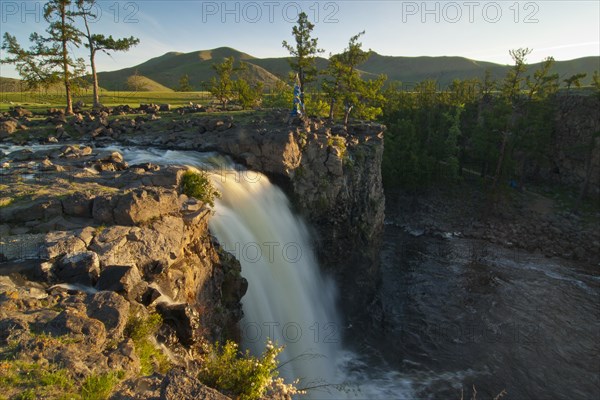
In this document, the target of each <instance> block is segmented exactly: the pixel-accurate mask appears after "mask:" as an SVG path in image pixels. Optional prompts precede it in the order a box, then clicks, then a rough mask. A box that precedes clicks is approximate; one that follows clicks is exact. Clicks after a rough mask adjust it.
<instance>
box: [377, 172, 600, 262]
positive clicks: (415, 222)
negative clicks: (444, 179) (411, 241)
mask: <svg viewBox="0 0 600 400" xmlns="http://www.w3.org/2000/svg"><path fill="white" fill-rule="evenodd" d="M386 198H387V199H388V204H393V206H392V207H394V209H395V210H398V218H397V219H396V220H397V222H396V223H398V224H400V225H401V226H402V227H403V228H404V229H405V230H406V231H407V232H408V233H409V234H411V235H412V236H415V237H418V236H421V235H426V236H432V237H440V238H451V237H461V238H466V239H475V240H482V241H483V242H488V243H492V244H496V245H499V246H502V247H505V248H508V249H519V250H524V251H526V252H528V253H531V254H534V255H542V256H544V257H547V258H560V259H565V260H571V261H575V262H577V263H579V264H582V265H586V266H590V267H593V268H599V267H600V231H598V229H597V227H598V225H599V224H600V206H599V205H598V204H595V203H594V202H593V201H592V200H590V201H588V202H586V203H584V205H583V206H582V207H580V210H579V211H578V212H574V211H572V206H573V204H575V194H574V193H569V192H568V191H565V190H564V189H561V188H557V187H551V186H546V187H537V188H535V189H529V190H526V191H518V190H515V189H512V188H509V187H506V188H503V189H502V192H501V193H499V194H497V195H496V196H492V195H491V194H490V193H489V191H488V189H487V188H485V187H484V186H483V185H482V183H481V180H480V179H479V178H478V177H473V176H470V177H467V178H465V180H463V181H462V182H459V183H456V184H455V185H453V186H451V187H445V188H444V187H436V188H430V189H428V190H423V191H421V192H420V193H418V194H415V193H408V192H403V191H398V190H395V191H392V190H387V191H386Z"/></svg>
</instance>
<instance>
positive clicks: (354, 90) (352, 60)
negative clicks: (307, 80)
mask: <svg viewBox="0 0 600 400" xmlns="http://www.w3.org/2000/svg"><path fill="white" fill-rule="evenodd" d="M364 33H365V32H364V31H362V32H360V33H358V34H357V35H354V36H352V37H351V38H350V41H349V42H348V47H347V48H346V49H344V51H343V52H342V53H340V54H335V55H333V56H331V57H330V60H329V67H328V69H327V74H328V75H329V76H330V78H329V79H326V80H325V81H324V82H323V90H324V91H325V93H326V94H327V95H328V96H329V103H330V109H329V117H330V118H331V119H332V118H333V115H334V107H335V105H336V103H338V104H339V103H341V104H342V105H343V107H344V113H343V119H344V125H348V119H349V117H350V113H351V112H352V111H353V110H354V112H355V114H356V115H357V116H358V117H360V118H363V119H374V118H375V117H377V116H378V115H379V114H381V112H382V108H381V104H382V103H383V101H384V97H383V95H382V93H381V88H382V86H383V83H384V82H385V79H386V78H385V76H383V75H382V76H380V77H379V78H377V79H376V80H369V81H364V80H363V79H362V78H361V76H360V73H359V71H358V69H357V67H358V66H359V65H360V64H362V63H364V62H365V61H367V60H368V59H369V56H370V54H371V53H370V51H364V50H363V49H362V43H360V42H359V41H358V39H359V38H360V37H361V36H362V35H364Z"/></svg>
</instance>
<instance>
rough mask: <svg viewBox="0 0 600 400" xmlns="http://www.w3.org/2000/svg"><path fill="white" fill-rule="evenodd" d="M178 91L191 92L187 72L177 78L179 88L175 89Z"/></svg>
mask: <svg viewBox="0 0 600 400" xmlns="http://www.w3.org/2000/svg"><path fill="white" fill-rule="evenodd" d="M177 90H178V91H180V92H191V91H192V86H191V85H190V77H189V76H188V74H183V75H181V78H179V88H178V89H177Z"/></svg>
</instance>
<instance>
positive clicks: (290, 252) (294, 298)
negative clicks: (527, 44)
mask: <svg viewBox="0 0 600 400" xmlns="http://www.w3.org/2000/svg"><path fill="white" fill-rule="evenodd" d="M214 183H215V184H216V186H218V188H219V190H220V191H221V193H222V198H221V199H220V200H218V201H217V202H216V207H215V209H216V214H215V215H214V216H213V217H212V218H211V220H210V224H209V226H210V230H211V232H212V233H213V234H214V235H215V236H216V237H217V239H218V240H219V242H220V243H221V245H222V246H223V247H224V248H225V249H226V250H227V251H229V252H231V253H233V254H234V255H235V256H236V258H237V259H238V260H240V263H241V264H242V275H243V276H244V277H245V278H246V279H247V280H248V292H247V294H246V295H245V296H244V298H243V299H242V304H243V309H244V319H243V320H242V323H241V328H242V334H243V338H242V340H243V343H244V345H246V346H247V347H249V348H250V349H251V350H252V351H254V352H255V353H257V354H260V352H262V350H263V349H264V345H265V341H266V340H267V338H271V339H273V340H275V341H277V342H278V343H279V344H283V345H285V346H286V348H285V351H284V352H283V353H282V355H281V357H282V360H281V362H282V364H284V366H283V367H282V370H281V372H282V375H284V376H287V377H289V378H300V379H302V381H303V383H304V384H305V385H309V386H310V385H311V384H315V383H323V382H324V383H334V380H335V375H336V374H335V369H336V368H335V361H336V359H337V357H336V356H337V355H338V351H339V343H338V342H339V331H338V330H339V325H338V323H337V318H336V313H335V298H334V297H335V296H334V293H335V290H334V287H333V285H332V283H331V282H327V281H326V280H324V279H323V278H322V276H321V274H320V272H319V269H318V265H317V264H316V262H315V257H314V254H313V250H312V248H311V245H310V242H309V239H310V236H309V233H308V231H307V229H306V226H305V225H304V223H303V222H302V220H301V219H300V218H298V217H296V216H294V215H293V214H292V212H291V210H290V205H289V202H288V199H287V198H286V196H285V194H284V193H283V192H282V191H281V190H280V189H279V188H277V187H276V186H274V185H272V184H271V183H270V182H269V180H268V179H267V177H265V176H264V175H260V174H255V173H252V174H251V175H248V174H244V173H237V174H234V175H231V174H230V173H223V174H221V175H214ZM311 355H313V356H311Z"/></svg>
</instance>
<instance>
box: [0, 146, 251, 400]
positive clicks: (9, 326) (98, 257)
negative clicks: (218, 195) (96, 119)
mask: <svg viewBox="0 0 600 400" xmlns="http://www.w3.org/2000/svg"><path fill="white" fill-rule="evenodd" d="M3 163H5V165H4V167H6V168H3V171H2V172H3V174H2V185H3V186H2V193H3V194H2V196H3V198H2V207H1V208H0V219H1V221H2V225H1V226H0V229H1V235H0V241H1V245H0V253H1V254H0V257H2V261H3V264H2V268H1V271H0V272H1V273H2V275H3V276H0V349H1V353H2V357H0V360H1V361H0V368H2V369H3V370H2V371H3V372H2V373H3V375H2V377H3V379H4V378H6V379H13V381H14V382H23V381H22V379H25V378H24V377H23V376H21V375H22V374H23V373H24V372H23V371H25V372H27V374H26V376H31V377H32V378H31V379H37V380H43V379H45V378H43V377H44V376H45V377H48V376H52V377H56V376H59V377H60V376H62V377H63V378H64V379H63V380H59V382H63V383H64V385H66V386H64V387H62V386H61V387H60V388H59V389H60V390H61V391H63V393H53V392H44V393H42V392H32V393H30V394H31V395H33V396H42V397H48V398H53V396H58V395H64V394H65V393H67V394H68V393H69V390H74V389H73V388H74V384H73V382H72V381H70V380H69V379H75V380H76V381H77V382H79V383H80V384H81V385H82V388H83V389H82V390H84V389H85V388H86V387H87V386H86V385H88V386H89V387H91V388H94V383H97V382H103V381H102V380H103V379H104V380H110V379H114V380H115V382H116V383H115V384H116V385H117V386H116V387H115V391H114V393H115V394H114V395H113V396H112V398H115V399H147V398H163V399H185V398H189V399H192V398H199V397H200V398H207V399H224V398H226V397H225V396H224V395H222V394H220V393H218V392H216V391H214V390H212V389H209V388H207V387H205V386H203V385H202V384H201V383H200V382H199V381H198V380H197V379H196V378H195V374H194V371H195V368H197V367H198V366H197V365H196V363H197V360H198V357H197V355H198V352H200V351H201V345H202V343H203V341H205V340H210V341H214V340H225V339H228V338H233V339H235V338H237V337H238V321H239V319H240V318H241V316H242V311H241V305H240V299H241V297H242V296H243V295H244V293H245V291H246V287H247V283H246V281H245V280H244V279H243V278H242V277H241V275H240V271H241V268H240V265H239V263H238V262H237V260H235V259H234V258H233V257H232V256H230V255H229V254H227V253H226V252H224V251H222V250H221V249H220V247H219V245H218V243H216V241H215V240H214V239H213V238H212V237H211V235H210V233H209V231H208V226H207V224H208V219H209V217H210V215H211V210H210V209H209V208H207V207H206V206H205V204H203V203H202V202H200V201H198V200H197V199H194V198H188V197H187V196H186V195H185V194H181V193H180V190H179V187H180V180H181V177H182V175H183V174H184V172H185V169H184V168H176V167H168V168H160V167H159V166H156V165H152V164H143V165H131V166H129V165H127V163H125V162H124V161H123V158H122V157H121V155H120V154H119V153H117V152H111V151H102V150H98V149H95V148H92V147H88V146H63V147H56V148H55V149H51V150H44V151H31V150H19V151H16V152H13V153H11V154H8V155H7V156H5V157H4V159H3ZM179 367H185V370H182V369H178V368H179ZM169 370H170V372H169ZM65 371H68V374H66V372H65ZM36 374H37V375H36ZM48 374H50V375H48ZM57 374H58V375H57ZM61 374H62V375H61ZM63 375H64V376H63ZM67 375H68V376H69V377H74V378H69V379H67V378H66V376H67ZM17 379H21V380H17ZM48 379H49V378H48ZM53 379H54V378H53ZM56 379H58V378H56ZM61 379H62V378H61ZM13 381H11V382H13ZM14 382H13V383H14ZM53 382H54V381H53ZM65 382H66V383H65ZM81 382H83V383H81ZM4 386H6V389H3V393H2V394H1V395H0V397H3V396H6V397H8V398H12V397H14V396H17V395H19V391H22V390H24V389H23V387H22V386H19V385H17V384H16V383H15V385H12V386H11V385H4ZM4 386H3V388H4ZM38 386H39V385H38ZM54 386H55V385H54V384H52V385H48V387H47V388H46V389H44V390H53V389H51V388H52V387H54ZM15 390H16V392H15Z"/></svg>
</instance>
